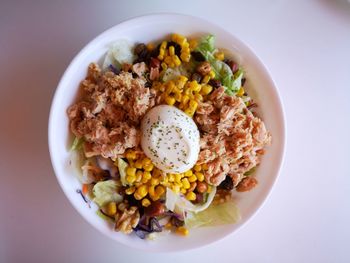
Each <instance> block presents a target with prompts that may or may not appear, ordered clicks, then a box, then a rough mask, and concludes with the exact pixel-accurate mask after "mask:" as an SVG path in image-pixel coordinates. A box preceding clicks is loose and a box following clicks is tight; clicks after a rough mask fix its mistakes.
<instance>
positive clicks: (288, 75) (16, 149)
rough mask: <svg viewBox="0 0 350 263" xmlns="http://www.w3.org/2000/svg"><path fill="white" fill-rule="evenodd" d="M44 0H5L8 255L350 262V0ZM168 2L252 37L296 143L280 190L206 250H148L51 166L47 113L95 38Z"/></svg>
mask: <svg viewBox="0 0 350 263" xmlns="http://www.w3.org/2000/svg"><path fill="white" fill-rule="evenodd" d="M48 2H49V1H17V2H16V1H8V2H6V1H0V69H1V70H0V80H1V83H0V121H1V122H0V127H1V129H0V135H1V136H0V169H1V170H0V171H1V172H0V174H1V181H0V262H138V263H140V262H152V263H155V262H173V261H175V260H176V261H177V262H350V226H349V222H350V159H349V156H350V155H349V152H350V150H349V148H350V139H349V138H350V3H348V2H346V1H345V0H344V1H342V0H339V1H337V0H334V1H332V0H323V1H321V0H320V1H316V0H315V1H307V0H306V1H287V0H267V1H188V2H191V3H186V2H187V1H182V0H177V1H164V0H163V1H80V2H78V1H75V2H74V3H73V1H56V2H55V3H51V4H48ZM52 2H53V1H52ZM164 11H167V12H179V13H185V14H192V15H196V16H199V17H203V18H206V19H208V20H210V21H212V22H215V23H217V24H219V25H221V26H223V27H225V28H226V29H227V30H229V31H231V32H232V33H233V34H235V35H236V36H237V37H239V38H240V39H242V40H243V41H244V42H246V43H247V44H248V45H250V46H251V47H252V49H253V50H254V51H255V52H256V54H257V55H258V56H260V58H261V59H262V61H264V63H265V64H266V66H267V67H268V68H269V70H270V72H271V74H272V76H273V78H274V80H275V81H276V83H277V86H278V88H279V91H280V93H281V96H282V99H283V102H284V109H285V112H286V119H287V132H288V135H287V141H288V143H287V152H286V156H285V162H284V166H283V169H282V171H281V174H280V177H279V179H278V181H277V183H276V185H275V187H274V190H273V191H272V193H271V195H270V197H269V199H268V200H267V201H266V203H265V205H264V207H263V208H262V209H261V210H260V211H259V212H258V213H257V215H256V216H255V217H254V218H253V219H252V220H250V221H249V222H248V223H247V224H246V225H245V226H244V227H243V228H242V229H240V230H239V231H238V232H236V233H235V234H233V235H230V236H229V237H227V238H226V239H224V240H222V241H219V242H217V243H214V244H213V245H211V246H208V247H204V248H202V249H196V250H191V251H187V252H182V253H171V254H150V253H144V252H140V251H134V250H132V249H129V248H127V247H124V246H122V245H119V244H117V243H115V242H113V241H112V240H110V239H108V238H107V237H105V236H103V235H102V234H100V233H99V232H98V231H97V230H95V229H94V228H92V227H91V226H90V225H89V224H88V223H86V222H85V221H84V220H83V218H81V217H80V215H79V214H78V213H77V212H76V211H75V210H74V209H73V207H72V206H71V205H70V203H69V202H68V200H67V199H66V197H65V196H64V194H63V192H62V191H61V189H60V188H59V185H58V183H57V181H56V178H55V176H54V174H53V170H52V167H51V163H50V158H49V154H48V146H47V120H48V113H49V107H50V103H51V99H52V96H53V94H54V91H55V88H56V85H57V83H58V81H59V79H60V77H61V75H62V73H63V71H64V69H65V68H66V66H67V65H68V63H69V62H70V60H71V59H72V58H73V56H75V54H76V53H77V52H78V51H79V50H80V49H81V48H82V47H83V46H84V45H85V44H86V43H87V42H89V41H90V40H91V39H93V38H94V37H95V36H96V35H98V34H100V33H101V32H102V31H104V30H105V29H107V28H109V27H111V26H113V25H115V24H117V23H119V22H120V21H122V20H125V19H128V18H131V17H134V16H138V15H141V14H147V13H154V12H164Z"/></svg>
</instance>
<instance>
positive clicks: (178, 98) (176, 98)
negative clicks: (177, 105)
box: [174, 92, 182, 102]
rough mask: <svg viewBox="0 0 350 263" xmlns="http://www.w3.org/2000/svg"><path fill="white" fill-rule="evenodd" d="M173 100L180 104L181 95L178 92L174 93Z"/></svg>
mask: <svg viewBox="0 0 350 263" xmlns="http://www.w3.org/2000/svg"><path fill="white" fill-rule="evenodd" d="M174 98H175V100H176V101H177V102H181V100H182V95H181V93H180V92H178V93H175V96H174Z"/></svg>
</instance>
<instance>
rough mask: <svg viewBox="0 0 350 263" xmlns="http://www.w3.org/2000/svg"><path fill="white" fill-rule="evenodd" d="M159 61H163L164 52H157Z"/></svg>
mask: <svg viewBox="0 0 350 263" xmlns="http://www.w3.org/2000/svg"><path fill="white" fill-rule="evenodd" d="M157 58H158V59H159V60H160V61H162V60H163V59H164V50H159V55H158V57H157Z"/></svg>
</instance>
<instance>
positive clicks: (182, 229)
mask: <svg viewBox="0 0 350 263" xmlns="http://www.w3.org/2000/svg"><path fill="white" fill-rule="evenodd" d="M175 232H176V234H178V235H181V236H188V234H189V231H188V229H187V228H186V227H184V226H180V227H178V228H176V231H175Z"/></svg>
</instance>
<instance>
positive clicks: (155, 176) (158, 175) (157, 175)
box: [152, 168, 162, 178]
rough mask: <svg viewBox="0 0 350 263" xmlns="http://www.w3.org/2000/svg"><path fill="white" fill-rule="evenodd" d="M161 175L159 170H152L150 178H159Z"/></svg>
mask: <svg viewBox="0 0 350 263" xmlns="http://www.w3.org/2000/svg"><path fill="white" fill-rule="evenodd" d="M161 175H162V172H161V171H160V170H159V169H157V168H156V169H153V170H152V177H154V178H158V177H160V176H161Z"/></svg>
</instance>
